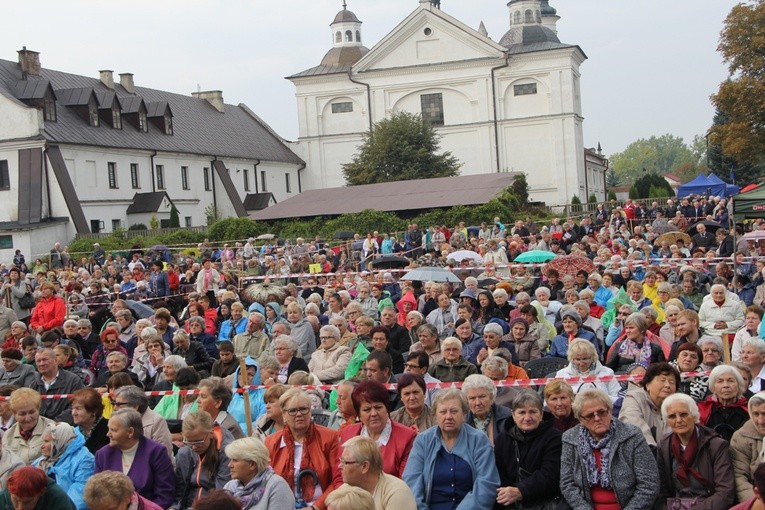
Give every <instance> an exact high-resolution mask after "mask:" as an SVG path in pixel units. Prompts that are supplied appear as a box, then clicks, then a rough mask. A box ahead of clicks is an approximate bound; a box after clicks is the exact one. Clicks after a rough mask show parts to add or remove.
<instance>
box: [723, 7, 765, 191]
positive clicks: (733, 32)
mask: <svg viewBox="0 0 765 510" xmlns="http://www.w3.org/2000/svg"><path fill="white" fill-rule="evenodd" d="M764 33H765V0H754V1H751V2H741V3H739V4H738V5H736V6H734V7H733V9H731V11H730V13H729V14H728V17H727V18H726V19H725V24H724V27H723V30H722V32H721V33H720V44H719V46H718V47H717V49H718V51H720V53H721V54H722V56H723V61H724V62H725V63H726V64H728V71H729V72H730V78H729V79H728V80H727V81H725V82H723V83H722V84H721V85H720V89H719V90H718V92H717V94H715V95H713V96H712V103H713V104H714V106H715V107H716V108H717V111H718V112H719V113H720V114H721V115H722V116H723V119H722V120H723V122H715V124H714V125H713V126H712V132H711V140H710V141H711V143H713V144H715V145H719V146H720V147H721V148H722V153H723V154H724V155H726V156H730V157H734V158H736V160H737V161H739V162H740V163H742V164H748V165H758V164H760V163H762V161H763V154H765V123H763V118H765V38H764V37H762V34H764ZM718 120H720V119H718ZM719 177H721V178H723V177H724V176H723V175H720V176H719Z"/></svg>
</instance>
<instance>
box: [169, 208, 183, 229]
mask: <svg viewBox="0 0 765 510" xmlns="http://www.w3.org/2000/svg"><path fill="white" fill-rule="evenodd" d="M180 226H181V217H180V214H179V213H178V209H177V208H176V207H175V204H173V206H172V207H171V208H170V228H179V227H180Z"/></svg>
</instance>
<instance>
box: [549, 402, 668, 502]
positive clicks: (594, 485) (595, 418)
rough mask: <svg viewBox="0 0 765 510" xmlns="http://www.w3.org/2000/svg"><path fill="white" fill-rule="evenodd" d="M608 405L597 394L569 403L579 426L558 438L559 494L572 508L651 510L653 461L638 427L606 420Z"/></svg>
mask: <svg viewBox="0 0 765 510" xmlns="http://www.w3.org/2000/svg"><path fill="white" fill-rule="evenodd" d="M612 406H613V402H612V400H611V397H609V396H608V394H606V393H604V392H603V391H601V390H598V389H594V388H592V389H586V390H584V391H582V392H581V393H579V394H577V396H576V398H575V399H574V405H573V407H574V415H575V416H576V417H577V419H578V420H579V425H577V426H576V427H574V428H573V429H570V430H568V431H566V432H564V434H563V452H562V455H561V470H560V476H561V479H560V488H561V492H562V494H563V497H564V498H565V499H566V502H567V503H568V504H569V505H570V506H571V507H572V508H577V509H579V508H582V509H583V508H596V509H597V508H604V509H605V508H629V509H631V510H642V509H646V510H647V509H650V508H653V504H654V499H655V498H656V494H657V493H658V486H659V476H658V468H657V466H656V459H655V457H654V455H653V453H652V452H651V449H650V448H649V447H648V445H647V444H646V441H645V439H644V438H643V435H642V434H641V433H640V430H639V429H638V428H637V427H634V426H632V425H629V424H627V423H623V422H621V421H618V420H614V419H613V418H612V417H611V412H612Z"/></svg>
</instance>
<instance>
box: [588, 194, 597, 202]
mask: <svg viewBox="0 0 765 510" xmlns="http://www.w3.org/2000/svg"><path fill="white" fill-rule="evenodd" d="M587 201H588V202H589V203H591V204H594V203H597V201H598V197H596V196H595V193H590V196H589V198H587Z"/></svg>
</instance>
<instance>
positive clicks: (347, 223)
mask: <svg viewBox="0 0 765 510" xmlns="http://www.w3.org/2000/svg"><path fill="white" fill-rule="evenodd" d="M405 228H406V220H402V219H401V218H399V217H398V216H396V214H394V213H392V212H387V211H376V210H374V209H365V210H363V211H361V212H359V213H351V214H343V215H341V216H338V217H337V218H333V219H331V220H329V221H327V222H326V224H325V226H324V227H323V228H322V229H321V235H323V236H325V237H327V236H331V235H333V234H334V233H335V232H337V231H338V230H350V231H352V232H357V233H359V234H362V235H364V234H366V233H367V232H374V231H375V230H377V231H378V232H395V231H396V230H403V229H405Z"/></svg>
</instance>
